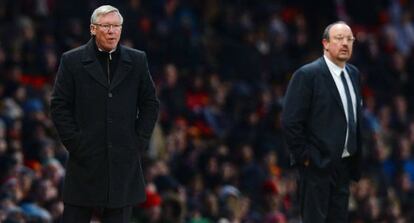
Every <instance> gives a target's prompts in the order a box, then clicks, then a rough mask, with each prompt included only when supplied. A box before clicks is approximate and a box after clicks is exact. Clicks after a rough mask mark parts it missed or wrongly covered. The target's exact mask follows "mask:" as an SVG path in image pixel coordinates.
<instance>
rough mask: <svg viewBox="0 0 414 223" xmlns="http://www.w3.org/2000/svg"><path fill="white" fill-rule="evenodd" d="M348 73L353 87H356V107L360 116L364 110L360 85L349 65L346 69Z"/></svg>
mask: <svg viewBox="0 0 414 223" xmlns="http://www.w3.org/2000/svg"><path fill="white" fill-rule="evenodd" d="M345 69H346V71H347V72H348V74H349V77H350V78H351V81H352V85H353V87H354V92H355V97H356V106H357V111H358V112H357V113H358V114H359V111H360V110H361V108H362V104H361V103H362V101H361V99H362V97H361V92H360V91H359V85H358V80H357V76H356V74H355V73H354V72H352V69H350V68H349V66H348V65H347V66H346V67H345Z"/></svg>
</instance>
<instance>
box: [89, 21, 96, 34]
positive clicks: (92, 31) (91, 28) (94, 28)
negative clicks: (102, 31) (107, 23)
mask: <svg viewBox="0 0 414 223" xmlns="http://www.w3.org/2000/svg"><path fill="white" fill-rule="evenodd" d="M90 31H91V35H92V36H94V35H96V27H95V26H94V25H92V24H91V26H90Z"/></svg>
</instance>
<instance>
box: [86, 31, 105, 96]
mask: <svg viewBox="0 0 414 223" xmlns="http://www.w3.org/2000/svg"><path fill="white" fill-rule="evenodd" d="M93 41H94V39H93V38H92V39H90V40H89V42H88V43H87V44H86V46H85V51H84V54H83V58H82V63H83V66H84V68H85V69H86V71H88V74H89V75H90V76H91V77H92V78H93V79H95V80H96V81H97V82H98V83H99V84H101V85H102V86H104V87H105V88H108V79H107V77H106V75H105V73H104V71H103V70H102V66H101V65H100V64H99V61H98V59H97V58H96V52H95V49H94V46H93V44H95V43H94V42H93Z"/></svg>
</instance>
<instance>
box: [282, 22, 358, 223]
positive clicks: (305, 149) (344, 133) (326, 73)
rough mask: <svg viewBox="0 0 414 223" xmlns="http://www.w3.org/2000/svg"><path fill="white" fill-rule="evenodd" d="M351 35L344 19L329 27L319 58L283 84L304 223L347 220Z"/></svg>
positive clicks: (351, 168)
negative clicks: (287, 83)
mask: <svg viewBox="0 0 414 223" xmlns="http://www.w3.org/2000/svg"><path fill="white" fill-rule="evenodd" d="M354 40H355V38H354V36H353V34H352V31H351V28H350V27H349V26H348V25H347V24H345V23H344V22H336V23H333V24H331V25H329V26H327V27H326V29H325V32H324V34H323V39H322V44H323V50H324V55H323V57H320V58H319V59H317V60H315V61H313V62H311V63H309V64H306V65H304V66H303V67H301V68H300V69H298V70H297V71H296V72H295V73H294V74H293V77H292V79H291V81H290V83H289V86H288V89H287V93H286V98H285V104H284V108H283V114H282V123H283V128H284V132H285V137H286V142H287V144H288V148H289V150H290V152H291V162H292V165H295V166H297V167H298V169H299V173H300V174H299V175H300V180H299V185H298V188H299V197H300V207H301V216H302V219H303V222H304V223H311V222H315V223H316V222H317V223H334V222H344V223H345V222H347V216H348V198H349V184H350V182H351V180H358V179H359V177H360V165H359V159H360V156H361V130H360V121H361V105H362V99H361V92H360V81H359V71H358V69H357V68H356V67H355V66H353V65H351V64H348V63H347V61H348V60H349V59H350V58H351V55H352V47H353V43H354Z"/></svg>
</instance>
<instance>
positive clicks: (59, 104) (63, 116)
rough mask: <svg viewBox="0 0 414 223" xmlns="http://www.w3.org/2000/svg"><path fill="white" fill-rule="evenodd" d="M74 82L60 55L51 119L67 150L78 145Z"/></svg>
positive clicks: (51, 104) (51, 103)
mask: <svg viewBox="0 0 414 223" xmlns="http://www.w3.org/2000/svg"><path fill="white" fill-rule="evenodd" d="M74 86H75V83H74V80H73V76H72V73H71V72H70V71H69V70H68V68H67V64H66V57H65V54H64V55H62V58H61V61H60V64H59V68H58V72H57V75H56V80H55V84H54V87H53V91H52V96H51V102H50V113H51V117H52V121H53V123H54V125H55V127H56V129H57V132H58V134H59V137H60V139H61V141H62V143H63V145H64V146H65V147H66V149H67V150H69V151H70V150H72V149H74V148H76V147H77V146H78V145H79V142H80V132H79V128H78V125H77V123H76V121H75V116H74V110H75V103H74V102H75V101H74V100H75V97H74V96H75V87H74Z"/></svg>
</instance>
